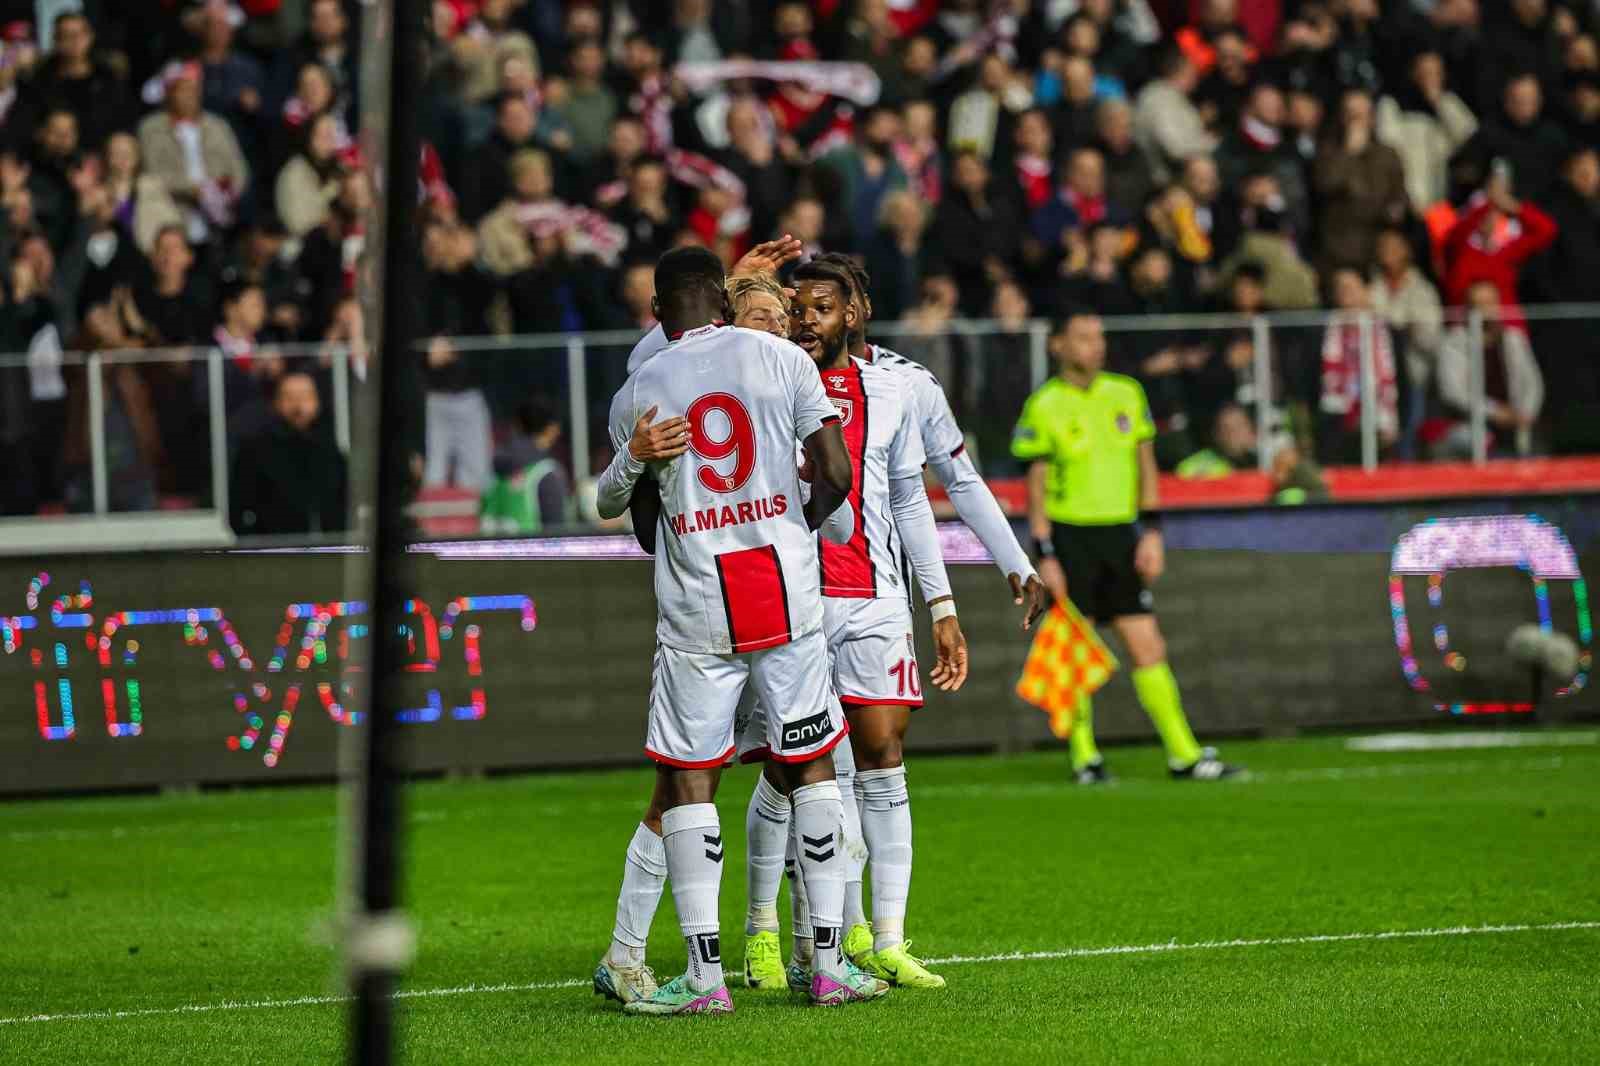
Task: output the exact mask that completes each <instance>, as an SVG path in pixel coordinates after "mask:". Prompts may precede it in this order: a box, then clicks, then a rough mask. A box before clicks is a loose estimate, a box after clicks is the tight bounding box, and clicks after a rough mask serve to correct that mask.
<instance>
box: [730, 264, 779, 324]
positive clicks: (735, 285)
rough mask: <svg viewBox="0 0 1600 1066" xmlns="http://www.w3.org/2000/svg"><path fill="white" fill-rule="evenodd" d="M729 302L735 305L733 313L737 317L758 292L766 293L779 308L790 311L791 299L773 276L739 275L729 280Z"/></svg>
mask: <svg viewBox="0 0 1600 1066" xmlns="http://www.w3.org/2000/svg"><path fill="white" fill-rule="evenodd" d="M727 287H728V301H729V302H730V303H732V304H733V312H734V314H735V315H737V314H738V313H739V312H740V311H742V310H743V308H744V302H745V301H746V300H748V299H749V298H750V297H751V296H752V295H754V294H755V293H758V292H764V293H766V294H767V295H768V296H770V297H772V298H773V299H774V300H777V301H778V306H779V307H782V308H784V309H785V310H788V307H789V297H788V296H787V295H785V294H784V291H783V286H782V285H779V284H778V279H777V278H775V277H773V276H772V275H771V274H739V275H735V276H734V277H731V278H729V279H728V282H727Z"/></svg>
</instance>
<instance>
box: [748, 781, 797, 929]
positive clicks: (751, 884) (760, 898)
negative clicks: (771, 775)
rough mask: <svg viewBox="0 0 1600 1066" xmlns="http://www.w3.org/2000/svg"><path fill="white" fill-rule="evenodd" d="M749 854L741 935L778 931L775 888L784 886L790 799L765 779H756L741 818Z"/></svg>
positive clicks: (776, 891) (776, 892)
mask: <svg viewBox="0 0 1600 1066" xmlns="http://www.w3.org/2000/svg"><path fill="white" fill-rule="evenodd" d="M744 835H745V840H746V841H747V842H748V846H749V849H750V850H749V852H748V854H747V855H746V857H745V875H746V883H747V887H748V898H749V900H750V911H749V913H748V914H747V915H746V916H745V920H744V934H745V936H752V935H754V934H756V933H776V932H777V931H778V886H779V885H781V884H782V883H783V854H784V850H785V848H786V846H787V845H788V843H789V797H788V796H785V795H784V794H783V793H782V792H779V791H778V790H777V789H776V788H774V787H772V783H771V782H770V781H768V780H767V779H766V776H765V775H762V776H761V777H758V778H757V779H756V790H755V791H754V792H753V793H751V794H750V806H749V808H748V809H746V811H745V815H744Z"/></svg>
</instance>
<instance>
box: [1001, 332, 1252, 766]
mask: <svg viewBox="0 0 1600 1066" xmlns="http://www.w3.org/2000/svg"><path fill="white" fill-rule="evenodd" d="M1050 351H1051V354H1052V355H1054V356H1055V358H1056V359H1057V360H1058V361H1059V363H1060V364H1061V369H1060V373H1059V374H1058V375H1057V376H1056V377H1054V378H1052V379H1051V380H1050V381H1048V382H1046V383H1045V384H1044V385H1042V386H1041V387H1040V388H1039V390H1038V391H1037V392H1035V393H1034V394H1033V395H1032V396H1030V397H1028V402H1027V404H1026V405H1025V406H1024V407H1023V409H1022V418H1021V420H1020V421H1018V422H1017V428H1016V431H1015V433H1014V435H1013V437H1012V441H1011V453H1012V454H1013V455H1014V456H1016V457H1017V458H1018V459H1020V460H1023V461H1024V462H1028V463H1030V464H1031V465H1030V466H1029V468H1028V524H1029V527H1030V529H1031V530H1032V533H1033V538H1034V542H1033V543H1034V550H1035V551H1036V552H1037V554H1038V557H1039V573H1040V576H1041V577H1042V578H1043V579H1044V582H1045V584H1046V585H1047V586H1049V588H1050V591H1051V592H1052V593H1053V594H1054V595H1055V596H1056V597H1057V598H1058V599H1068V598H1070V599H1071V601H1072V603H1073V604H1074V605H1075V606H1076V607H1077V608H1078V609H1079V611H1081V612H1082V613H1083V615H1084V616H1085V617H1086V618H1091V619H1093V620H1094V621H1096V622H1099V623H1102V624H1103V623H1108V622H1109V623H1110V625H1111V628H1112V629H1113V630H1115V631H1116V634H1117V636H1118V637H1119V638H1120V639H1121V641H1122V644H1123V646H1124V647H1125V648H1126V649H1127V652H1128V656H1129V658H1130V659H1132V660H1133V688H1134V691H1135V692H1136V693H1137V694H1138V697H1139V703H1140V705H1142V706H1143V707H1144V709H1145V713H1147V714H1148V715H1149V716H1150V720H1151V721H1152V722H1153V723H1154V724H1155V727H1156V732H1157V733H1159V734H1160V735H1161V743H1162V744H1163V745H1164V746H1165V747H1166V750H1167V766H1168V768H1169V769H1170V771H1171V773H1172V776H1173V777H1175V778H1187V779H1192V780H1197V781H1204V780H1215V779H1218V778H1223V777H1230V776H1232V775H1233V774H1235V773H1237V772H1238V769H1237V768H1236V767H1233V766H1229V765H1228V764H1226V763H1224V762H1222V761H1221V760H1220V759H1218V758H1217V753H1216V752H1215V751H1214V750H1213V749H1211V748H1202V747H1201V746H1200V745H1199V744H1198V743H1197V742H1196V741H1195V739H1194V734H1193V733H1192V732H1191V731H1190V729H1189V721H1188V719H1187V718H1186V717H1184V713H1183V702H1182V700H1181V699H1180V698H1179V695H1178V682H1177V679H1176V678H1174V677H1173V676H1172V668H1171V667H1170V666H1168V665H1167V645H1166V641H1165V640H1163V639H1162V636H1161V629H1160V627H1159V626H1158V625H1157V624H1156V618H1155V614H1154V613H1153V609H1154V603H1155V601H1154V597H1153V596H1152V594H1151V592H1150V586H1151V585H1152V584H1153V583H1154V582H1155V581H1156V580H1157V579H1158V578H1160V577H1161V573H1162V571H1163V570H1164V569H1165V568H1166V558H1165V550H1164V546H1163V542H1162V537H1161V512H1160V510H1159V508H1160V506H1161V504H1160V497H1159V495H1158V483H1157V478H1156V458H1155V445H1154V443H1153V439H1154V437H1155V426H1154V425H1153V424H1152V422H1151V420H1150V408H1149V404H1148V403H1147V402H1146V400H1145V395H1144V389H1143V388H1141V387H1140V385H1139V383H1138V382H1137V381H1135V380H1133V379H1132V378H1129V377H1123V376H1122V375H1121V374H1109V373H1106V372H1105V370H1104V367H1105V361H1106V338H1105V330H1104V329H1103V328H1102V326H1101V322H1100V316H1098V315H1096V314H1094V313H1093V312H1091V311H1074V312H1071V313H1069V314H1068V315H1067V317H1066V318H1065V319H1064V320H1063V321H1062V322H1061V323H1060V324H1059V325H1058V326H1057V327H1056V329H1055V331H1054V333H1053V335H1052V336H1051V338H1050ZM1070 744H1071V749H1072V767H1073V771H1074V772H1075V773H1076V775H1077V779H1078V782H1079V783H1080V784H1097V783H1101V782H1104V781H1107V780H1109V776H1108V774H1107V772H1106V764H1105V760H1104V759H1103V758H1102V757H1101V755H1100V752H1099V749H1098V748H1096V746H1095V742H1094V714H1093V708H1092V706H1091V705H1090V702H1089V700H1088V698H1087V697H1086V698H1085V699H1084V700H1083V702H1082V704H1081V705H1080V706H1079V708H1078V716H1077V721H1076V724H1075V725H1074V726H1073V730H1072V737H1071V741H1070Z"/></svg>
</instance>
